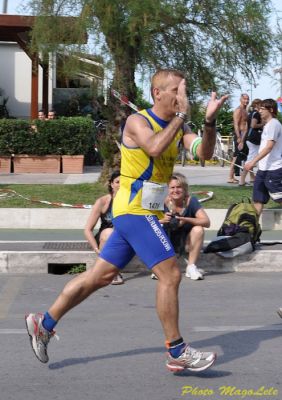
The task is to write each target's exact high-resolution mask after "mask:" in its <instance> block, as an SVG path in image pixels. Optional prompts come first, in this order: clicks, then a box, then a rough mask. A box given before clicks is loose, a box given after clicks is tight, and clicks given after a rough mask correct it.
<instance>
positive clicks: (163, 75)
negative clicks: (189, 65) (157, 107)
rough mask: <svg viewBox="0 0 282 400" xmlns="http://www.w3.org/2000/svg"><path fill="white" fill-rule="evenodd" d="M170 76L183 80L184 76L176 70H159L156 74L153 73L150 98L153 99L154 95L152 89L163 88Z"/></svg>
mask: <svg viewBox="0 0 282 400" xmlns="http://www.w3.org/2000/svg"><path fill="white" fill-rule="evenodd" d="M170 75H172V76H178V77H179V78H181V79H185V75H184V73H183V72H182V71H179V70H177V69H169V68H167V69H159V70H158V71H157V72H155V73H154V75H153V76H152V78H151V96H152V98H153V99H154V93H153V89H154V88H156V87H157V88H159V87H161V88H165V86H166V82H165V81H166V80H167V78H168V77H169V76H170Z"/></svg>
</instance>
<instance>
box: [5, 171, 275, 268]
mask: <svg viewBox="0 0 282 400" xmlns="http://www.w3.org/2000/svg"><path fill="white" fill-rule="evenodd" d="M100 171H101V167H98V166H97V167H96V166H95V167H87V168H85V173H84V174H78V175H76V174H9V175H5V174H2V175H0V182H1V183H2V184H5V183H6V184H78V183H93V182H95V181H97V180H98V178H99V174H100ZM175 171H177V172H181V173H183V174H184V175H185V176H186V177H187V178H188V180H189V183H190V184H198V185H207V184H208V185H224V186H225V185H226V186H234V185H230V184H227V183H226V180H227V177H228V172H229V167H224V168H222V167H220V166H213V165H209V166H206V167H204V168H203V167H200V166H191V165H187V166H185V167H182V166H180V165H177V166H176V167H175ZM7 210H8V209H2V213H1V208H0V215H1V218H0V272H9V273H48V272H49V271H50V270H52V271H53V270H54V265H55V266H57V268H60V267H61V266H62V265H64V264H80V263H82V264H85V265H86V266H87V267H89V266H90V265H92V264H93V262H94V260H95V257H96V255H95V253H93V251H92V250H91V249H90V248H89V247H88V246H87V243H86V241H85V238H84V235H83V227H84V224H85V222H86V220H87V217H88V214H89V213H90V210H86V209H85V210H79V209H10V211H9V210H8V211H9V212H8V213H7ZM207 211H208V212H209V213H212V215H210V218H211V221H212V227H211V229H209V230H206V235H205V240H206V242H208V241H209V240H211V239H213V238H214V237H215V236H216V232H217V229H218V228H219V225H221V223H222V222H223V219H224V216H225V213H226V210H213V209H208V210H207ZM279 216H280V214H279V215H278V217H279ZM271 218H272V219H273V216H271V215H270V213H267V217H266V220H267V221H268V223H267V224H265V223H264V224H262V226H264V225H265V226H269V227H270V228H269V227H268V228H267V230H264V231H263V234H262V237H261V240H262V242H268V241H282V230H281V228H280V222H281V221H280V219H279V218H278V222H277V224H275V219H273V221H271ZM276 219H277V218H276ZM5 221H6V222H5ZM270 222H271V223H270ZM274 227H275V229H274ZM5 228H6V229H5ZM7 228H9V229H7ZM42 228H43V229H42ZM61 228H63V229H61ZM77 228H79V229H77ZM281 255H282V244H281V245H279V244H278V245H275V246H262V247H261V248H260V250H258V251H255V252H254V253H252V254H249V255H247V256H242V257H240V258H235V259H232V260H226V259H222V258H220V257H218V256H216V255H213V254H209V255H206V254H203V255H201V258H200V260H199V265H200V266H201V267H203V268H204V269H206V270H207V271H216V272H227V271H228V272H229V271H260V272H261V271H267V270H268V271H270V270H271V271H282V264H281ZM182 267H183V265H182ZM50 268H51V269H50ZM55 268H56V267H55ZM144 268H145V267H144V265H143V264H142V263H141V262H140V260H138V259H137V258H135V259H134V261H133V262H131V263H130V265H129V267H127V271H129V272H136V271H140V269H141V270H144Z"/></svg>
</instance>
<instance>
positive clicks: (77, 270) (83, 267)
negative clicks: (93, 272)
mask: <svg viewBox="0 0 282 400" xmlns="http://www.w3.org/2000/svg"><path fill="white" fill-rule="evenodd" d="M85 271H86V265H85V264H79V265H73V266H72V267H71V268H70V269H69V270H68V274H70V275H75V274H81V273H82V272H85Z"/></svg>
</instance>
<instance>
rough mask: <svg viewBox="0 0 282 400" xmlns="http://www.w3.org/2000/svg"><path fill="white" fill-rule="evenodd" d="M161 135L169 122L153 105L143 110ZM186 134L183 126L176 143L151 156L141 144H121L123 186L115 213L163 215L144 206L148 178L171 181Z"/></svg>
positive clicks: (116, 203) (151, 180)
mask: <svg viewBox="0 0 282 400" xmlns="http://www.w3.org/2000/svg"><path fill="white" fill-rule="evenodd" d="M138 114H140V115H142V116H144V118H146V120H147V121H148V123H149V124H150V126H151V128H152V130H153V131H154V132H155V134H156V135H157V134H158V133H159V132H160V131H162V130H163V129H164V128H165V127H166V126H167V125H168V123H169V122H167V121H164V120H162V119H160V118H158V117H157V116H156V115H155V114H154V113H153V112H152V110H151V109H148V110H142V111H139V112H138ZM182 136H183V130H182V129H180V130H179V131H178V132H177V134H176V136H175V138H174V139H173V141H172V143H171V144H170V145H169V146H168V148H167V149H166V150H165V151H164V152H163V153H162V154H161V155H160V156H159V157H150V156H149V155H148V154H146V153H145V151H144V150H142V149H141V148H140V147H127V146H125V145H124V143H122V145H121V170H120V173H121V176H120V188H119V190H118V192H117V194H116V196H115V199H114V204H113V216H114V217H117V216H119V215H124V214H134V215H147V214H154V215H156V216H157V217H158V218H161V217H162V216H163V213H162V212H161V211H151V210H150V211H148V210H145V209H144V208H142V206H141V197H142V187H143V182H144V181H150V182H155V183H164V184H167V183H168V180H169V178H170V176H171V174H172V171H173V167H174V163H175V159H176V157H177V153H178V145H179V142H180V140H181V138H182Z"/></svg>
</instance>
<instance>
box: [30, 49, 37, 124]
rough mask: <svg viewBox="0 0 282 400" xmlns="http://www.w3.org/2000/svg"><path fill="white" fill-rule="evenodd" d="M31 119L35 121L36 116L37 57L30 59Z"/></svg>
mask: <svg viewBox="0 0 282 400" xmlns="http://www.w3.org/2000/svg"><path fill="white" fill-rule="evenodd" d="M31 62H32V68H31V109H30V116H31V119H36V118H37V116H38V56H37V54H35V55H33V56H32V59H31Z"/></svg>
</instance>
